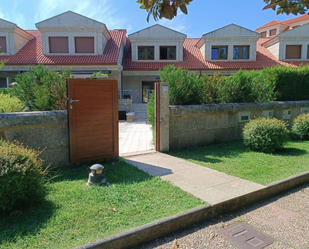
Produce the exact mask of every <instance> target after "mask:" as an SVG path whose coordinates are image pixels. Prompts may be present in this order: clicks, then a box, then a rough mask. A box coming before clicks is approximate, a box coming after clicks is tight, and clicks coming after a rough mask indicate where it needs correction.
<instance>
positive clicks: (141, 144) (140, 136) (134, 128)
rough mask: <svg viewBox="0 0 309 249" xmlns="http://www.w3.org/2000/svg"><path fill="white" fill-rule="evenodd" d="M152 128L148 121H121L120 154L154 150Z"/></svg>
mask: <svg viewBox="0 0 309 249" xmlns="http://www.w3.org/2000/svg"><path fill="white" fill-rule="evenodd" d="M154 148H155V146H154V144H153V141H152V131H151V126H150V125H149V124H146V121H134V122H133V123H128V122H126V121H119V154H120V156H121V155H125V154H130V153H136V152H142V151H149V150H154Z"/></svg>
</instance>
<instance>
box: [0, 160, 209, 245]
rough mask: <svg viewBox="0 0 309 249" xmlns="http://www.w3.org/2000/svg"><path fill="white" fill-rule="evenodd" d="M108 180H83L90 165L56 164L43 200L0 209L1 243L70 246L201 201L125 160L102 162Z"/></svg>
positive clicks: (183, 209) (184, 209) (81, 243)
mask: <svg viewBox="0 0 309 249" xmlns="http://www.w3.org/2000/svg"><path fill="white" fill-rule="evenodd" d="M104 167H105V171H106V178H107V181H108V182H109V183H110V185H109V186H108V187H106V186H91V187H87V186H86V184H85V183H86V181H87V178H88V174H89V165H81V166H78V167H72V168H63V169H60V170H59V173H60V174H61V176H60V177H57V178H55V179H54V180H53V182H52V183H51V184H50V185H49V188H50V190H49V194H48V195H47V197H46V199H45V200H44V201H43V202H40V203H38V204H36V205H35V206H32V207H28V208H26V209H22V210H16V211H14V212H12V213H11V214H7V215H4V214H1V215H0V231H1V232H0V248H72V247H76V246H80V245H83V244H85V243H88V242H91V241H95V240H97V239H101V238H104V237H107V236H109V235H113V234H116V233H119V232H122V231H125V230H127V229H130V228H134V227H137V226H140V225H143V224H146V223H149V222H152V221H155V220H158V219H161V218H163V217H167V216H170V215H173V214H176V213H179V212H183V211H186V210H188V209H191V208H194V207H197V206H199V205H202V204H204V202H203V201H201V200H200V199H198V198H195V197H193V196H192V195H189V194H187V193H185V192H183V191H182V190H180V189H179V188H178V187H175V186H172V185H171V184H169V183H168V182H165V181H162V180H161V179H160V178H158V177H150V176H149V175H148V174H146V173H144V172H142V171H140V170H138V169H137V168H135V167H133V166H132V165H130V164H127V163H125V162H123V161H120V162H116V163H109V164H104Z"/></svg>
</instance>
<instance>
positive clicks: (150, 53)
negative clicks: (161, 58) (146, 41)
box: [138, 46, 154, 60]
mask: <svg viewBox="0 0 309 249" xmlns="http://www.w3.org/2000/svg"><path fill="white" fill-rule="evenodd" d="M138 59H139V60H154V47H153V46H147V47H146V46H139V47H138Z"/></svg>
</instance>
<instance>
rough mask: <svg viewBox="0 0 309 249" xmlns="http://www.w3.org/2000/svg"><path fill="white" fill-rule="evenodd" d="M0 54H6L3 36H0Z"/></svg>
mask: <svg viewBox="0 0 309 249" xmlns="http://www.w3.org/2000/svg"><path fill="white" fill-rule="evenodd" d="M0 53H7V48H6V37H5V36H0Z"/></svg>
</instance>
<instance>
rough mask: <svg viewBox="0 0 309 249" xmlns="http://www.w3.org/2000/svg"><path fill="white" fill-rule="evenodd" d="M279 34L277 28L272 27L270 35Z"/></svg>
mask: <svg viewBox="0 0 309 249" xmlns="http://www.w3.org/2000/svg"><path fill="white" fill-rule="evenodd" d="M276 34H277V29H271V30H270V31H269V36H274V35H276Z"/></svg>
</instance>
